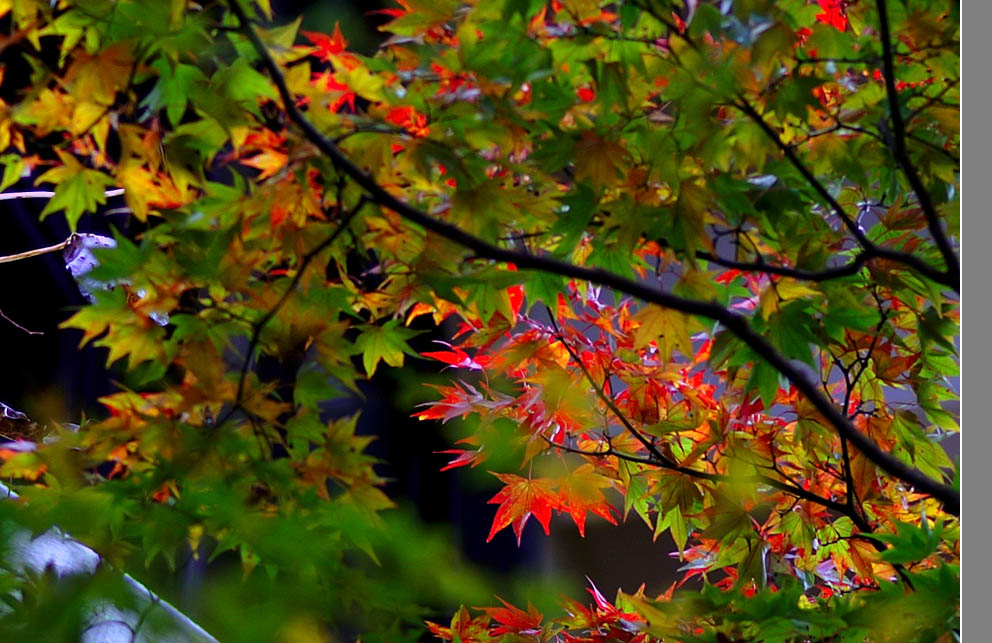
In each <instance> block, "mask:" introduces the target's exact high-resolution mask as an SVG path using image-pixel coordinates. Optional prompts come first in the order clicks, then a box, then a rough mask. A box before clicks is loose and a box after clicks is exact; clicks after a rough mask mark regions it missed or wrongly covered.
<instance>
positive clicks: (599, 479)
mask: <svg viewBox="0 0 992 643" xmlns="http://www.w3.org/2000/svg"><path fill="white" fill-rule="evenodd" d="M609 486H610V482H609V481H608V480H607V479H606V478H604V477H603V476H602V475H600V474H598V473H597V472H596V468H595V467H594V466H593V465H592V464H590V463H588V462H587V463H586V464H583V465H582V466H580V467H578V468H577V469H575V470H574V471H572V472H571V473H570V474H569V475H568V476H567V477H566V478H564V479H563V480H562V482H561V488H560V489H559V491H558V497H559V500H560V502H561V511H563V512H568V513H569V514H570V515H571V516H572V520H573V521H574V522H575V526H576V527H578V528H579V535H580V536H582V537H583V538H584V537H585V535H586V512H587V511H591V512H592V513H594V514H596V515H597V516H601V517H602V518H604V519H605V520H606V521H608V522H611V523H613V524H614V525H615V524H617V519H616V518H615V517H614V515H613V514H614V512H615V510H614V508H613V506H612V505H610V504H609V503H608V502H606V497H605V496H603V492H602V491H601V489H603V488H605V487H609Z"/></svg>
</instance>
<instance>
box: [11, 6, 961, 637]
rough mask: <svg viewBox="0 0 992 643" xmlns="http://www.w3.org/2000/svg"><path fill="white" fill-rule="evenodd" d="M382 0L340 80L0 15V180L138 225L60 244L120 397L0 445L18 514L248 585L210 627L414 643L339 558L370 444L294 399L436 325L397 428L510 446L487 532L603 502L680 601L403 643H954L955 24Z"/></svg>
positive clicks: (369, 481)
mask: <svg viewBox="0 0 992 643" xmlns="http://www.w3.org/2000/svg"><path fill="white" fill-rule="evenodd" d="M400 4H401V5H402V8H397V9H393V10H388V14H389V15H390V16H391V17H392V20H391V21H390V22H389V23H388V25H387V26H386V27H385V29H386V30H387V31H388V32H389V34H391V36H390V38H389V39H388V40H387V41H386V42H385V44H384V45H383V46H382V47H381V49H380V50H379V51H378V52H377V53H376V54H375V55H374V56H363V55H359V54H356V53H353V52H351V51H349V50H348V43H347V39H346V35H344V34H342V33H341V31H340V30H339V29H335V30H334V31H333V33H332V34H331V35H326V34H320V33H312V32H306V31H304V32H301V33H298V32H297V30H298V27H299V21H297V22H293V23H290V24H286V25H280V26H275V25H272V24H271V23H270V20H271V19H272V11H271V8H270V6H269V2H268V1H267V0H265V1H262V2H258V3H257V4H249V3H247V2H242V1H241V0H232V1H231V2H209V3H204V4H203V5H198V4H195V3H187V2H181V1H174V2H169V3H165V2H159V1H152V0H129V1H128V0H121V1H117V2H111V1H109V0H108V1H102V0H97V1H93V0H89V1H87V2H71V1H68V0H61V1H60V2H57V3H54V4H53V3H49V2H47V1H44V2H42V1H40V0H39V1H34V0H18V1H14V2H11V1H10V0H7V1H6V2H0V14H2V15H4V20H5V21H6V22H5V24H6V25H8V34H9V35H8V36H7V38H8V40H7V41H6V43H5V45H4V46H5V47H7V48H9V49H11V50H14V51H16V52H18V53H19V54H20V55H21V56H22V57H23V59H24V60H25V61H26V62H27V63H28V64H30V68H31V73H30V80H29V82H28V83H27V84H25V85H24V86H23V87H17V88H14V89H13V91H12V92H7V93H8V94H11V95H13V96H14V98H13V99H12V102H10V103H9V104H5V105H2V106H0V109H2V112H0V113H2V120H0V149H2V150H3V152H4V156H3V159H4V163H5V171H4V176H3V181H2V186H3V187H2V188H0V189H6V188H7V187H9V186H11V185H13V184H14V183H15V182H16V181H17V180H18V179H19V178H20V177H21V176H30V177H32V178H33V180H34V183H35V184H36V185H38V186H39V187H42V186H46V185H47V186H51V188H52V190H53V195H52V196H51V198H50V200H49V201H48V204H47V206H46V207H45V208H44V211H43V212H42V216H47V215H54V214H60V215H63V216H65V218H66V219H67V221H68V222H69V225H70V226H71V228H72V229H73V230H74V231H76V232H79V230H78V229H77V224H79V223H80V221H84V220H85V219H84V217H88V216H92V213H97V212H100V211H102V210H103V209H104V207H105V205H106V204H107V199H108V198H114V197H115V195H117V194H118V192H117V191H116V190H120V189H122V190H123V199H124V203H125V204H126V207H127V208H128V209H129V211H130V213H131V216H133V218H134V219H135V220H136V221H137V222H138V225H139V229H140V232H139V234H137V235H136V236H134V235H133V236H132V237H131V238H129V237H128V236H126V235H124V234H118V235H116V236H115V239H114V240H113V241H114V243H113V244H112V245H113V246H114V247H112V248H98V247H97V248H94V247H93V246H94V245H100V244H103V245H111V244H110V243H109V242H108V241H106V240H100V239H94V238H92V237H87V236H86V235H85V234H75V233H74V234H73V235H72V236H70V238H68V239H67V240H66V242H65V243H64V244H60V247H59V248H58V249H62V248H63V247H65V246H68V247H70V248H81V249H82V250H84V251H85V252H86V253H89V255H91V256H92V259H93V262H92V263H94V264H96V265H95V267H89V268H87V269H86V270H84V271H83V273H84V281H85V283H83V286H84V287H86V288H87V289H88V290H89V291H90V293H91V296H92V299H93V303H92V304H91V305H90V306H87V307H84V308H83V309H81V310H79V311H78V312H77V313H75V314H74V315H73V316H72V317H71V318H70V319H69V320H68V321H66V322H65V324H64V326H65V327H66V328H75V329H80V330H82V331H83V334H84V338H83V341H84V342H90V341H93V342H95V343H96V345H98V346H104V347H106V348H107V349H108V350H109V354H108V357H107V359H108V363H112V362H116V361H118V360H123V362H124V364H125V366H126V369H127V372H128V375H127V377H128V379H127V380H126V382H127V384H128V387H127V388H124V389H122V390H121V391H120V392H119V393H115V394H114V395H111V396H108V397H106V398H104V399H103V403H104V405H105V406H106V409H107V413H106V414H105V416H103V417H99V418H92V419H88V420H86V421H85V422H84V423H83V426H82V427H81V428H80V429H79V430H78V431H71V430H68V429H66V428H65V427H60V426H53V427H48V430H49V431H50V433H51V435H49V438H50V439H47V440H44V441H41V440H38V444H37V446H36V448H31V449H24V448H21V449H7V450H6V451H4V453H5V460H6V461H5V463H4V465H3V467H2V469H0V474H2V475H5V476H10V477H15V478H19V479H21V480H22V481H24V482H25V484H23V485H20V486H19V490H20V492H21V493H22V499H23V507H22V508H21V510H20V514H23V515H22V516H21V519H22V520H24V521H26V522H27V523H28V524H30V525H31V526H32V527H34V528H35V529H42V528H44V527H46V526H48V525H51V524H54V523H58V524H60V525H61V526H62V527H64V528H65V529H67V530H68V531H70V532H71V533H73V534H74V535H75V536H77V537H79V538H81V539H83V540H84V541H85V542H87V544H89V545H91V546H93V547H94V548H95V549H96V550H97V551H99V552H100V553H101V554H102V555H103V556H104V558H105V559H106V560H108V561H109V562H111V563H112V564H113V565H115V566H118V567H120V568H121V569H132V568H135V567H137V566H140V565H141V564H142V563H147V562H149V561H152V560H154V559H156V557H159V556H162V557H165V558H166V559H167V560H169V561H172V560H174V556H175V554H176V552H177V551H178V550H179V549H180V548H182V547H183V546H184V544H186V543H189V542H193V543H194V544H195V543H198V542H199V541H200V540H201V539H211V540H212V541H213V542H216V548H215V549H214V551H215V552H216V553H220V552H225V551H234V552H236V553H237V554H238V555H239V556H240V559H241V560H242V561H243V564H244V570H245V574H246V576H247V579H246V580H245V581H244V582H241V581H238V580H237V579H235V580H232V581H231V582H230V583H226V584H224V585H223V587H224V591H229V592H232V593H233V594H232V595H237V596H247V595H248V594H249V593H250V592H251V591H256V592H260V593H261V594H264V593H265V592H266V591H268V592H271V588H272V585H271V583H272V582H275V583H278V586H279V588H280V592H281V593H280V594H279V595H278V596H277V597H276V598H270V600H271V602H272V604H273V605H277V606H279V607H280V608H281V609H278V610H277V609H275V608H274V607H273V609H272V611H271V613H269V614H265V613H262V612H263V611H264V610H263V611H255V610H253V611H252V612H251V614H250V615H248V619H247V621H248V622H250V625H247V626H246V627H244V629H240V630H239V629H238V624H237V623H233V622H227V623H223V624H221V625H222V626H223V627H227V628H229V631H231V632H238V633H239V634H238V635H237V636H239V637H240V638H238V639H237V640H273V639H274V637H275V636H276V633H277V632H279V631H283V632H290V634H291V635H296V636H300V637H302V636H303V635H304V634H305V633H306V632H315V633H317V632H322V631H329V630H323V629H321V628H326V627H336V628H339V629H338V630H337V632H338V634H339V635H347V634H348V633H349V632H359V631H364V632H367V633H368V636H374V635H376V634H378V635H379V636H381V637H385V639H386V640H395V639H396V638H398V637H400V636H410V637H416V636H418V631H419V629H418V628H422V625H419V626H418V624H417V619H419V618H420V612H418V611H417V608H416V606H415V604H414V597H415V596H416V588H415V587H413V586H412V585H411V586H408V587H404V586H403V581H401V582H399V583H392V584H384V583H383V582H382V580H381V572H377V571H376V568H375V567H373V566H369V565H367V564H365V561H364V560H361V561H359V562H356V561H358V559H356V558H355V556H354V553H353V550H355V549H359V550H364V551H365V552H366V553H367V554H368V556H370V557H373V558H374V557H375V556H376V555H377V554H378V553H379V552H380V551H382V547H387V548H388V547H389V545H385V544H383V538H382V533H383V528H382V524H383V523H382V521H383V517H384V516H386V515H388V514H389V512H388V511H386V510H387V509H389V508H390V507H391V506H392V502H391V500H390V499H389V498H388V497H387V496H386V495H385V494H384V493H383V492H382V490H381V489H380V487H381V486H382V483H383V478H382V476H381V474H380V473H378V472H377V471H376V470H375V468H374V467H375V461H374V459H373V458H371V457H370V456H368V455H366V454H365V449H366V447H367V445H368V443H369V441H370V438H369V437H367V436H361V435H356V433H355V421H354V418H350V419H335V420H328V417H327V414H326V413H324V412H323V411H322V408H321V402H323V401H325V400H328V399H330V398H333V397H335V396H338V395H340V394H341V393H342V392H343V391H347V390H355V388H356V383H357V382H358V381H360V380H361V379H363V378H366V377H370V376H372V375H373V374H374V373H375V372H377V370H379V369H381V368H385V367H387V366H388V367H396V366H400V365H402V364H403V363H404V360H405V359H406V357H408V356H411V355H415V353H414V352H413V351H412V350H411V349H410V347H409V344H408V341H409V340H410V339H411V338H412V336H413V335H414V334H415V331H413V330H411V328H410V326H409V325H410V322H411V321H412V320H413V319H415V318H417V317H419V316H422V315H430V316H432V317H433V320H434V321H435V322H437V323H441V322H442V321H444V320H447V319H449V318H454V319H456V320H457V323H458V324H459V325H458V327H457V330H456V332H455V333H454V335H455V336H454V337H453V338H451V344H450V345H448V346H447V347H446V349H445V350H439V351H429V352H427V353H424V354H423V356H424V357H427V358H431V359H434V360H437V361H438V362H440V363H443V364H445V365H446V366H447V367H448V368H450V369H452V370H453V374H452V375H451V378H450V383H449V384H448V385H444V386H441V387H440V388H439V389H438V391H437V393H438V397H437V398H436V399H435V401H433V402H431V403H429V404H428V405H427V406H426V408H424V409H422V410H420V411H419V412H418V413H417V415H418V416H419V417H420V418H422V419H425V420H442V421H448V420H451V419H453V418H470V420H471V421H470V422H467V423H465V424H464V426H465V427H469V428H470V429H471V431H470V433H468V434H467V435H465V436H464V438H463V439H462V440H460V444H461V446H460V447H456V448H453V449H451V451H450V453H451V455H453V456H454V457H453V459H452V461H451V462H450V464H449V465H447V467H446V468H450V467H459V466H467V465H470V466H472V467H475V466H477V465H480V464H482V463H484V462H486V461H487V458H490V457H491V456H493V454H500V455H501V456H502V457H501V458H499V459H498V460H499V462H500V463H501V466H503V467H504V469H503V470H500V471H494V472H493V473H494V475H495V476H496V477H497V478H498V479H499V481H500V482H501V483H502V484H503V487H502V489H501V490H500V491H499V493H497V494H496V495H495V496H494V497H493V499H492V501H491V502H492V503H493V504H494V505H498V506H497V507H496V508H495V517H494V520H493V523H492V527H491V532H490V534H489V538H490V539H491V538H493V536H494V535H495V534H496V533H497V532H499V531H500V530H502V529H505V528H508V527H511V528H512V529H513V530H514V532H515V533H516V536H517V539H518V540H519V539H520V538H521V535H522V532H523V530H524V528H525V526H526V525H527V523H528V522H529V519H530V518H531V517H534V518H535V520H536V522H537V523H539V524H540V526H541V527H543V529H544V531H546V532H547V531H548V529H549V521H550V518H551V516H552V514H553V513H554V512H558V513H565V514H568V515H570V516H571V518H572V519H573V520H574V522H575V525H576V527H577V529H578V531H579V532H580V533H583V532H584V528H585V522H586V520H587V519H588V518H589V514H592V515H593V516H594V517H593V518H591V519H592V520H599V519H603V520H606V521H609V522H616V521H617V520H619V519H621V518H623V519H626V518H628V517H631V518H632V519H634V518H633V516H636V519H637V520H641V521H643V522H644V523H645V525H646V527H647V528H649V529H651V530H653V533H654V535H655V537H661V536H662V534H664V533H665V532H666V531H667V532H668V533H669V534H670V537H671V539H672V542H674V547H675V548H676V549H677V551H678V556H679V557H680V558H681V559H682V560H683V561H685V567H684V569H685V570H686V574H685V577H684V578H683V579H682V581H680V582H679V583H678V587H676V586H673V587H672V588H671V589H670V590H669V591H668V592H666V593H665V594H663V595H661V596H658V597H653V598H652V597H648V596H645V595H644V592H643V591H641V592H637V593H634V594H625V593H623V592H621V593H619V594H618V596H617V597H616V599H615V600H614V601H612V602H611V601H609V600H607V599H606V598H605V597H604V596H602V594H601V593H600V592H599V591H598V590H597V589H595V587H594V586H593V587H592V588H591V589H590V593H591V594H592V597H593V602H592V604H590V605H588V606H587V605H585V604H583V603H581V602H577V601H571V600H569V601H567V602H566V604H565V606H564V609H563V611H562V613H561V616H559V617H554V618H550V619H544V617H543V615H542V614H541V613H540V612H538V610H537V609H536V608H528V609H526V610H525V609H521V608H518V607H515V606H512V605H510V604H509V603H504V604H503V605H502V606H499V607H492V608H484V609H476V610H470V609H468V608H465V607H463V608H461V609H460V610H458V611H457V612H454V616H453V618H452V619H451V621H450V623H448V622H443V623H435V622H431V623H429V624H428V627H429V629H430V631H431V632H432V633H433V634H434V635H436V636H437V637H439V638H442V639H448V640H461V641H485V640H505V641H511V640H512V641H518V640H558V641H566V640H568V641H605V640H622V641H649V640H686V641H688V640H693V641H731V640H845V641H846V640H850V641H855V640H857V641H861V640H865V639H866V638H868V639H871V640H893V641H905V640H951V639H952V637H953V632H954V631H955V629H956V628H957V619H958V607H957V605H958V596H957V591H958V590H957V584H958V577H959V571H958V570H959V568H958V558H959V527H958V519H957V516H958V514H959V492H958V488H957V485H958V483H957V480H958V476H957V467H956V465H955V464H954V463H953V462H952V459H951V458H950V457H949V455H948V450H947V449H945V447H944V445H942V440H944V438H946V437H947V436H949V435H953V434H955V433H956V432H957V431H958V426H957V424H956V414H955V412H954V410H953V407H952V406H950V405H949V403H950V402H951V401H953V400H954V399H955V386H954V380H953V378H954V377H955V376H956V375H957V351H956V343H955V338H956V333H957V327H958V308H959V265H958V259H957V256H956V250H955V246H956V238H957V236H958V210H959V204H958V147H959V142H960V139H959V133H958V95H959V87H958V67H959V56H958V37H959V36H958V34H959V17H958V7H957V5H956V4H955V3H950V2H948V3H942V2H929V1H924V0H889V1H887V0H876V1H875V2H868V1H861V2H844V1H841V0H818V1H817V2H810V1H807V0H780V1H778V2H772V1H771V0H737V1H723V2H705V1H703V2H685V3H682V2H665V1H663V0H624V1H621V2H601V1H598V0H560V1H559V0H554V1H552V2H550V3H547V2H544V1H543V0H505V1H504V0H491V1H486V2H471V1H469V2H455V1H454V0H445V1H440V2H438V1H431V2H424V1H421V0H400ZM5 196H9V195H5ZM42 250H51V249H42ZM28 254H36V253H28ZM13 258H19V257H13ZM356 258H364V259H365V265H371V266H372V267H371V268H368V269H367V270H364V271H363V272H362V274H356V271H355V270H354V269H353V268H352V269H351V270H349V266H354V264H355V263H356V261H357V259H356ZM7 259H11V257H8V258H7ZM260 362H276V363H281V364H283V365H284V366H285V367H286V368H288V369H289V370H290V371H291V372H292V373H293V376H292V378H290V381H288V382H287V381H285V380H284V379H283V380H279V379H267V378H266V377H263V376H262V375H260V374H259V373H260V372H261V371H260V370H259V369H257V368H256V366H257V365H258V363H260ZM508 453H509V454H511V455H512V458H513V461H512V462H511V463H510V464H507V458H506V455H507V454H508ZM493 461H494V460H491V461H490V463H492V462H493ZM108 462H109V463H112V466H111V467H109V468H108V467H107V466H106V463H108ZM29 481H34V482H33V484H27V482H29ZM81 512H85V519H81V517H80V516H81ZM20 514H19V515H20ZM665 538H666V539H667V536H666V537H665ZM664 542H669V541H667V540H665V541H664ZM659 546H661V545H659ZM255 567H260V568H262V569H264V570H266V571H267V572H268V574H269V575H270V576H271V579H270V578H269V577H266V576H264V575H263V574H261V573H260V572H259V571H258V570H256V571H254V572H252V570H253V569H254V568H255ZM15 576H16V575H15ZM694 577H701V578H702V579H703V581H704V584H703V589H702V590H701V591H698V590H697V589H694V588H693V587H692V586H690V585H686V581H688V580H689V579H692V578H694ZM272 579H274V580H272ZM18 582H20V583H24V582H29V581H26V580H24V579H20V580H19V581H18V580H16V579H15V578H11V580H10V583H11V585H10V586H11V587H16V586H17V583H18ZM384 587H389V588H390V589H389V591H384V590H383V588H384ZM266 588H268V589H266ZM405 589H410V590H412V591H404V590H405ZM7 595H8V596H9V597H14V596H15V594H13V593H8V594H7ZM255 596H256V599H257V597H258V594H256V595H255ZM10 600H15V599H14V598H11V599H10ZM257 600H260V599H257ZM251 604H253V603H251V602H250V601H249V602H242V603H240V605H242V607H244V606H245V605H251ZM266 607H268V605H266ZM452 611H454V610H452ZM273 614H278V615H280V616H279V617H278V619H277V618H275V617H274V616H272V615H273ZM387 616H388V617H387ZM280 619H282V620H280ZM242 625H245V624H244V623H242ZM280 628H283V629H282V630H280ZM286 628H289V629H286Z"/></svg>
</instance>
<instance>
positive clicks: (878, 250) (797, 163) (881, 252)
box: [731, 96, 961, 293]
mask: <svg viewBox="0 0 992 643" xmlns="http://www.w3.org/2000/svg"><path fill="white" fill-rule="evenodd" d="M731 104H732V105H733V106H734V107H736V108H737V109H739V110H740V111H742V112H744V113H745V114H746V115H747V116H748V117H749V118H750V119H751V120H752V121H754V122H755V124H757V125H758V127H760V128H761V130H762V131H763V132H765V134H766V135H767V136H768V137H769V138H770V139H771V140H772V142H773V143H775V146H776V147H778V148H779V149H780V150H782V152H783V153H784V154H785V158H786V159H788V160H789V162H790V163H791V164H792V166H793V167H794V168H796V170H798V171H799V173H800V174H801V175H802V176H803V178H804V179H806V181H807V182H808V183H809V185H810V187H812V188H813V189H814V190H815V191H816V193H817V194H819V195H820V198H822V199H823V200H824V201H825V202H826V203H827V205H829V206H830V209H831V210H833V211H834V212H835V213H836V214H837V216H838V217H840V219H841V221H842V222H843V223H844V225H845V227H847V229H848V230H849V231H850V232H851V234H852V235H854V238H855V239H857V241H858V243H859V244H860V245H861V247H862V248H864V249H865V250H867V251H869V252H871V254H872V255H873V256H875V257H878V258H880V259H888V260H890V261H896V262H899V263H901V264H904V265H906V266H909V267H911V268H913V269H914V270H916V271H917V272H919V273H920V274H921V275H923V276H924V277H926V278H928V279H931V280H932V281H935V282H937V283H939V284H943V285H945V286H947V287H949V288H951V289H953V290H954V292H956V293H960V292H961V280H960V275H959V274H958V272H959V270H958V269H952V270H948V271H947V272H941V271H939V270H937V269H936V268H934V267H933V266H931V265H929V264H927V263H926V262H924V261H923V260H921V259H920V258H919V257H917V256H915V255H911V254H909V253H906V252H900V251H898V250H892V249H889V248H882V247H880V246H877V245H875V244H874V243H872V241H871V239H869V238H868V237H867V236H866V235H865V233H864V232H862V230H861V228H860V226H858V223H857V221H855V220H854V219H852V218H851V216H850V215H849V214H848V213H847V212H846V211H845V210H844V208H843V206H841V204H840V203H838V202H837V199H835V198H834V197H833V195H831V194H830V192H829V191H828V190H827V188H826V186H825V185H823V183H821V182H820V180H819V179H817V178H816V177H815V176H814V175H813V172H812V171H811V170H810V169H809V168H808V167H806V165H805V164H804V163H803V162H802V159H800V158H799V156H798V155H797V154H796V151H795V150H794V149H792V148H791V147H790V146H788V145H786V144H785V142H783V141H782V139H781V137H779V135H778V133H776V132H775V130H774V129H773V128H772V126H771V125H769V124H768V121H766V120H765V119H764V118H762V116H761V114H759V113H758V111H757V110H756V109H755V108H754V107H753V106H752V105H751V104H750V103H748V102H747V101H746V100H744V98H743V97H742V96H739V97H738V102H734V103H731ZM918 178H919V177H917V179H918ZM921 185H922V184H921ZM926 198H927V199H928V203H929V195H926ZM922 205H923V202H922V200H921V206H922ZM930 205H931V210H932V207H933V204H932V203H931V204H930ZM924 212H926V208H925V207H924ZM934 216H935V217H936V211H934ZM928 222H929V215H928ZM938 229H939V225H938ZM931 233H932V230H931ZM945 241H946V239H945ZM938 245H939V242H938ZM941 252H943V251H941ZM948 266H951V264H948Z"/></svg>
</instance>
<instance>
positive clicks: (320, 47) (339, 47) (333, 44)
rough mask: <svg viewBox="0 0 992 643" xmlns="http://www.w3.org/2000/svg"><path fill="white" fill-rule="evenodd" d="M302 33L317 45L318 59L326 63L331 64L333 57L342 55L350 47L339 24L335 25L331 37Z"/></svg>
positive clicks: (313, 32) (315, 33)
mask: <svg viewBox="0 0 992 643" xmlns="http://www.w3.org/2000/svg"><path fill="white" fill-rule="evenodd" d="M300 33H301V34H303V36H304V37H306V38H307V40H309V41H310V42H312V43H313V44H314V45H316V47H317V57H318V58H320V59H321V60H323V61H325V62H330V61H331V57H332V56H336V55H337V54H340V53H342V52H343V51H344V50H345V48H346V47H347V46H348V41H347V40H345V39H344V36H343V35H342V34H341V25H340V24H338V23H334V33H333V34H331V35H330V36H328V35H327V34H322V33H318V32H316V31H301V32H300Z"/></svg>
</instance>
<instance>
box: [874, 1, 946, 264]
mask: <svg viewBox="0 0 992 643" xmlns="http://www.w3.org/2000/svg"><path fill="white" fill-rule="evenodd" d="M876 5H877V6H878V23H879V27H880V32H881V33H880V34H879V35H880V37H881V38H882V68H883V70H884V72H885V93H886V94H888V100H889V113H890V115H891V118H892V130H893V131H892V145H891V147H892V154H893V155H894V156H895V157H896V161H897V162H898V163H899V167H900V168H902V171H903V173H904V174H905V175H906V178H907V179H908V180H909V185H910V186H911V187H912V188H913V192H914V193H916V198H917V200H918V201H919V202H920V207H921V208H923V214H924V215H925V216H926V218H927V228H928V229H929V230H930V236H931V237H933V240H934V242H935V243H936V244H937V248H939V249H940V254H941V255H942V256H943V257H944V263H945V264H947V272H948V273H952V274H954V275H955V277H957V275H958V273H960V271H961V265H960V263H959V262H958V257H957V255H956V254H955V253H954V249H953V248H952V247H951V242H950V239H948V238H947V235H946V234H944V230H943V228H941V227H940V218H939V217H938V216H937V209H936V208H935V207H934V205H933V201H932V200H931V199H930V193H929V192H927V188H926V186H925V185H923V181H922V180H921V179H920V175H919V174H917V172H916V168H915V167H913V163H912V162H911V161H910V160H909V154H907V153H906V123H905V122H903V119H902V112H901V111H900V108H899V95H898V93H897V92H896V75H895V69H894V65H893V54H892V41H891V34H890V33H889V12H888V8H887V7H886V4H885V0H876Z"/></svg>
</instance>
